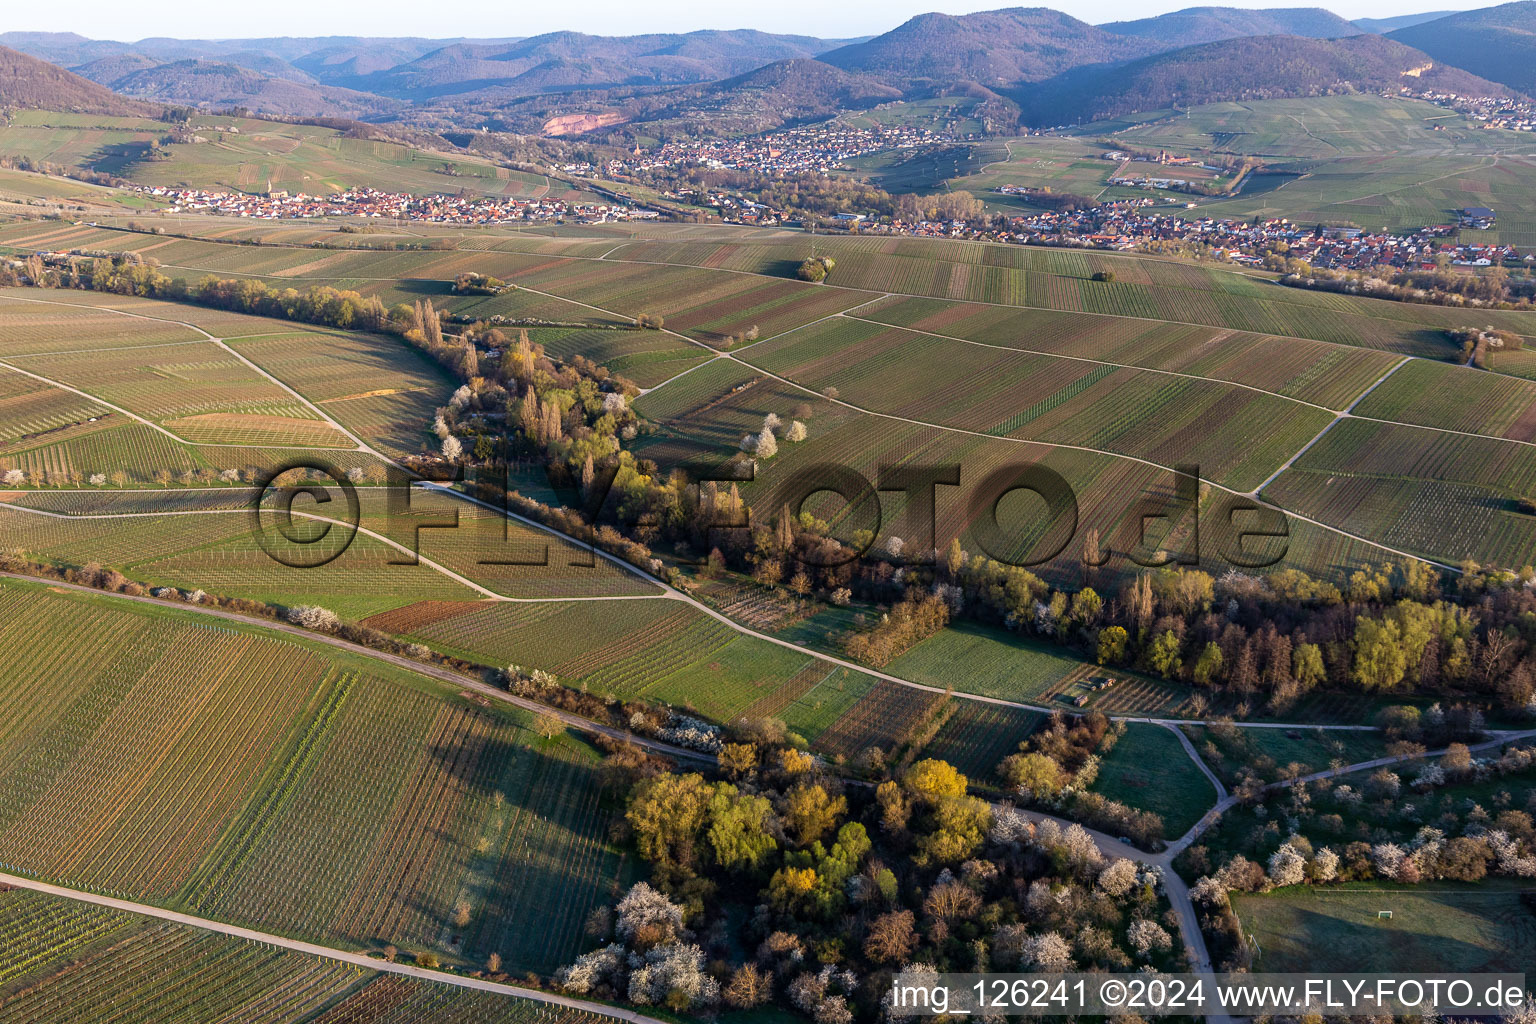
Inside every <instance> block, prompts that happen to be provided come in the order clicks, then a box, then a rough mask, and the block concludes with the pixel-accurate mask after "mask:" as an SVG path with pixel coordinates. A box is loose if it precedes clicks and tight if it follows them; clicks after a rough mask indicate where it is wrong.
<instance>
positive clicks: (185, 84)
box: [88, 60, 398, 117]
mask: <svg viewBox="0 0 1536 1024" xmlns="http://www.w3.org/2000/svg"><path fill="white" fill-rule="evenodd" d="M97 63H98V64H101V63H109V62H97ZM90 66H92V65H88V67H90ZM110 84H111V86H112V88H113V89H115V90H117V91H119V92H122V93H124V94H125V95H128V96H137V97H141V98H144V99H154V100H160V101H163V102H166V103H184V104H190V105H192V106H201V107H209V108H213V109H223V108H228V107H244V108H246V109H248V110H251V111H254V112H256V113H261V114H279V115H283V116H289V117H362V116H366V115H369V114H377V113H382V112H385V111H388V110H391V109H393V108H395V107H397V106H398V104H396V103H394V102H392V101H390V100H387V99H383V98H380V97H378V96H368V95H365V94H363V93H359V92H353V91H351V90H349V89H338V88H336V87H335V86H329V85H314V84H310V83H307V82H295V81H292V80H291V79H287V78H278V77H275V76H273V75H267V74H263V73H261V72H259V71H252V70H250V69H249V68H243V67H240V66H239V65H236V64H232V63H228V62H225V61H206V60H180V61H172V62H171V63H169V64H157V65H154V66H153V67H146V68H140V69H139V70H136V71H131V72H129V73H128V74H125V75H123V76H121V77H119V78H116V79H113V80H112V82H111V83H110Z"/></svg>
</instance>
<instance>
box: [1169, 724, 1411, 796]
mask: <svg viewBox="0 0 1536 1024" xmlns="http://www.w3.org/2000/svg"><path fill="white" fill-rule="evenodd" d="M1184 733H1185V735H1187V736H1188V737H1189V738H1190V741H1191V742H1193V743H1194V745H1195V749H1196V750H1197V751H1199V752H1200V757H1201V759H1202V760H1203V761H1205V763H1206V764H1207V765H1208V766H1209V767H1210V769H1211V770H1212V771H1214V772H1215V773H1216V775H1217V777H1218V778H1220V779H1221V781H1222V782H1224V783H1225V784H1226V785H1228V786H1232V785H1233V784H1234V783H1236V781H1237V779H1238V776H1239V771H1238V770H1239V769H1241V768H1249V769H1252V770H1253V771H1254V772H1255V773H1256V774H1257V775H1258V776H1259V777H1260V778H1261V779H1263V780H1264V781H1265V782H1274V781H1276V780H1278V779H1279V778H1281V777H1282V776H1283V775H1310V774H1312V773H1313V772H1320V771H1326V770H1327V769H1329V768H1332V767H1333V766H1334V765H1335V764H1358V763H1360V762H1362V761H1372V760H1375V759H1376V758H1378V757H1384V756H1386V753H1387V741H1386V739H1385V737H1384V736H1383V735H1382V734H1381V733H1378V732H1343V731H1324V730H1321V729H1220V728H1208V727H1203V726H1194V725H1189V726H1185V727H1184Z"/></svg>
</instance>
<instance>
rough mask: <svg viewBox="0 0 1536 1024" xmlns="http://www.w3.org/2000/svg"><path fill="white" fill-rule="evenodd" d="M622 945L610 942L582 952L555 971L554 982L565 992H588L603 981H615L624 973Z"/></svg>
mask: <svg viewBox="0 0 1536 1024" xmlns="http://www.w3.org/2000/svg"><path fill="white" fill-rule="evenodd" d="M625 956H626V954H625V950H624V946H623V945H622V944H620V943H617V942H615V943H612V944H611V945H607V946H604V947H603V948H602V949H594V950H593V951H592V952H590V953H583V954H581V956H579V957H577V958H576V961H575V962H574V963H572V964H570V965H569V966H566V967H562V968H560V970H559V971H557V972H556V973H555V983H556V984H558V985H559V986H560V987H561V988H563V989H565V990H566V991H567V992H578V993H581V992H590V991H592V990H593V989H594V988H597V987H598V986H599V985H602V984H604V983H605V982H610V983H611V982H616V981H617V980H618V979H619V978H620V977H621V976H622V975H623V973H624V961H625Z"/></svg>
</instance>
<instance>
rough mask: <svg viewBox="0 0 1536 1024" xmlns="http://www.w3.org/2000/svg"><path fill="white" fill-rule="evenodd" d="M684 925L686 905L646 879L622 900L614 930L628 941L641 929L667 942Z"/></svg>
mask: <svg viewBox="0 0 1536 1024" xmlns="http://www.w3.org/2000/svg"><path fill="white" fill-rule="evenodd" d="M682 928H683V908H682V907H680V906H678V905H677V904H676V903H673V902H672V901H671V900H669V899H667V897H666V894H665V893H662V892H658V891H657V890H655V889H653V888H651V887H650V886H649V885H647V884H646V883H645V882H636V883H635V884H634V886H633V887H632V888H631V889H630V890H629V892H627V893H625V894H624V898H623V899H621V900H620V901H619V905H618V920H617V921H616V922H615V924H614V931H615V932H616V933H617V934H618V936H619V938H621V939H624V940H626V941H628V940H631V939H633V938H634V937H635V936H636V935H637V934H639V933H640V932H641V931H646V932H648V933H650V934H651V935H653V936H656V937H657V938H658V939H659V941H661V942H667V941H670V940H671V939H673V938H675V937H676V936H677V934H678V932H680V931H682Z"/></svg>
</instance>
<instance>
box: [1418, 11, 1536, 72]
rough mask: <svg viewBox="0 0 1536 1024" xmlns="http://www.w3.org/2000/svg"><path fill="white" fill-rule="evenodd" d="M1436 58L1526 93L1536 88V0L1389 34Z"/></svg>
mask: <svg viewBox="0 0 1536 1024" xmlns="http://www.w3.org/2000/svg"><path fill="white" fill-rule="evenodd" d="M1389 36H1390V37H1391V38H1392V39H1396V40H1397V41H1398V42H1400V43H1403V44H1405V45H1407V46H1413V47H1417V48H1418V49H1420V50H1423V51H1424V52H1425V53H1427V54H1429V55H1430V56H1431V57H1434V58H1435V59H1436V60H1441V61H1445V62H1446V63H1447V64H1455V65H1456V66H1457V67H1462V68H1466V69H1468V70H1470V71H1475V72H1476V73H1477V74H1479V75H1481V76H1482V77H1484V78H1488V79H1492V80H1493V81H1495V82H1500V83H1502V84H1504V85H1507V86H1509V87H1510V88H1512V89H1518V90H1519V91H1521V92H1524V93H1530V92H1532V91H1533V90H1536V2H1533V0H1523V2H1521V3H1515V4H1504V5H1503V6H1501V7H1487V8H1484V9H1483V10H1480V11H1467V12H1466V13H1464V14H1452V15H1450V16H1449V17H1445V18H1439V19H1437V20H1435V21H1430V22H1425V23H1424V24H1421V25H1410V26H1408V27H1407V28H1400V29H1397V30H1396V31H1394V32H1391V33H1389Z"/></svg>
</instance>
